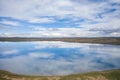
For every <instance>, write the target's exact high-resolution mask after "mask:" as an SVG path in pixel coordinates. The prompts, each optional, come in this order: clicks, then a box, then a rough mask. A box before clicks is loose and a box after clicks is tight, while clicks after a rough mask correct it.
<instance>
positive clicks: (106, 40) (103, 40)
mask: <svg viewBox="0 0 120 80" xmlns="http://www.w3.org/2000/svg"><path fill="white" fill-rule="evenodd" d="M0 41H1V42H6V41H7V42H30V41H63V42H74V43H98V44H113V45H120V37H93V38H78V37H77V38H75V37H69V38H68V37H63V38H36V37H0Z"/></svg>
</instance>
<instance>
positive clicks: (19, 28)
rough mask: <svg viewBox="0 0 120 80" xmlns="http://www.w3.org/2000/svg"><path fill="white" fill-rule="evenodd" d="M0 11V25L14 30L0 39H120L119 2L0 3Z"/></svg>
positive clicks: (40, 0)
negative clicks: (26, 37) (24, 37)
mask: <svg viewBox="0 0 120 80" xmlns="http://www.w3.org/2000/svg"><path fill="white" fill-rule="evenodd" d="M0 11H1V12H0V25H1V26H4V27H5V28H8V27H11V28H13V27H15V28H14V29H13V30H5V29H3V27H0V28H1V29H0V36H1V37H6V36H7V37H15V36H17V37H21V36H22V35H23V34H24V35H25V36H28V37H29V36H30V37H42V36H44V37H64V36H65V37H101V36H102V37H106V36H107V37H120V23H119V22H120V16H119V14H120V1H119V0H44V1H43V0H32V1H29V0H22V1H20V0H1V1H0ZM36 29H38V30H36ZM41 29H44V30H43V31H42V30H41ZM49 29H52V30H51V31H50V30H49ZM58 30H59V31H58ZM36 33H37V34H36ZM62 33H64V35H62Z"/></svg>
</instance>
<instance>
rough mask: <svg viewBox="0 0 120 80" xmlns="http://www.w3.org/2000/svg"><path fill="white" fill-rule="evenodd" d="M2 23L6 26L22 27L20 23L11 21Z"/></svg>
mask: <svg viewBox="0 0 120 80" xmlns="http://www.w3.org/2000/svg"><path fill="white" fill-rule="evenodd" d="M0 23H2V24H5V25H10V26H18V25H20V24H19V23H18V22H15V21H10V20H2V21H0Z"/></svg>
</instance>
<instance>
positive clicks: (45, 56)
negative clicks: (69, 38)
mask: <svg viewBox="0 0 120 80" xmlns="http://www.w3.org/2000/svg"><path fill="white" fill-rule="evenodd" d="M118 68H120V46H119V45H106V44H86V43H68V42H52V41H51V42H50V41H41V42H0V69H1V70H7V71H11V72H14V73H18V74H25V75H68V74H76V73H81V72H89V71H99V70H108V69H118Z"/></svg>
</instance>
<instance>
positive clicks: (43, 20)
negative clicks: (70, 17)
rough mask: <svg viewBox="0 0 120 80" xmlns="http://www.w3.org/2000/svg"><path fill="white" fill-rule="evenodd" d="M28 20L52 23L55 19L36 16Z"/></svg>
mask: <svg viewBox="0 0 120 80" xmlns="http://www.w3.org/2000/svg"><path fill="white" fill-rule="evenodd" d="M29 22H30V23H53V22H55V21H54V20H53V19H50V18H38V19H31V20H29Z"/></svg>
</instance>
